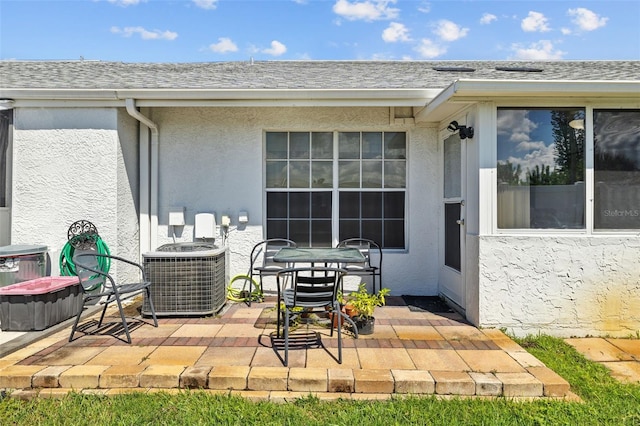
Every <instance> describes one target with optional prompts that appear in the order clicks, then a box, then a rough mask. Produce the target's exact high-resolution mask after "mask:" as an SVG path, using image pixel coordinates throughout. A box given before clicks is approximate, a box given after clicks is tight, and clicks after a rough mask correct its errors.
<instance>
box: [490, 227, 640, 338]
mask: <svg viewBox="0 0 640 426" xmlns="http://www.w3.org/2000/svg"><path fill="white" fill-rule="evenodd" d="M479 252H480V259H479V265H480V282H479V288H480V323H479V324H478V325H481V326H485V327H506V328H507V329H508V330H509V331H512V332H514V333H515V334H517V335H526V334H529V333H537V332H543V333H548V334H551V335H556V336H574V335H575V336H584V335H589V334H591V335H605V334H610V335H613V336H628V335H630V334H634V333H635V332H636V331H637V330H639V329H640V264H639V263H638V259H640V239H639V238H638V237H636V236H630V237H626V236H619V237H616V236H591V237H587V236H565V237H550V236H540V237H534V236H531V237H524V236H519V237H515V236H493V237H491V236H483V237H480V250H479Z"/></svg>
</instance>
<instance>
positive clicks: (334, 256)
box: [273, 247, 366, 265]
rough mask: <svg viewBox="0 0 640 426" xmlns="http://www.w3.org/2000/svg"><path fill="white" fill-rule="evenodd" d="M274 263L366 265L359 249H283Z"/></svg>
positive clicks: (274, 259)
mask: <svg viewBox="0 0 640 426" xmlns="http://www.w3.org/2000/svg"><path fill="white" fill-rule="evenodd" d="M273 261H274V262H278V263H311V264H312V265H313V264H315V263H364V262H365V261H366V259H365V257H364V255H363V254H362V253H361V252H360V250H358V249H357V248H353V247H351V248H348V247H340V248H331V247H326V248H325V247H283V248H281V249H280V250H279V251H278V252H277V253H276V254H275V256H273Z"/></svg>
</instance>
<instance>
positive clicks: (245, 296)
mask: <svg viewBox="0 0 640 426" xmlns="http://www.w3.org/2000/svg"><path fill="white" fill-rule="evenodd" d="M241 280H242V281H244V283H243V284H242V288H241V289H237V288H235V287H233V283H234V282H236V281H241ZM250 281H251V282H252V284H253V286H252V287H253V291H252V292H251V293H249V291H248V290H247V283H248V282H250ZM227 299H228V300H231V301H233V302H249V301H251V302H255V301H260V300H262V292H261V291H260V285H259V284H258V283H257V282H256V280H255V278H252V277H250V276H249V275H245V274H240V275H236V276H235V277H233V278H232V279H231V281H230V282H229V286H228V287H227Z"/></svg>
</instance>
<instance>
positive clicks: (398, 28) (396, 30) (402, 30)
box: [382, 22, 411, 43]
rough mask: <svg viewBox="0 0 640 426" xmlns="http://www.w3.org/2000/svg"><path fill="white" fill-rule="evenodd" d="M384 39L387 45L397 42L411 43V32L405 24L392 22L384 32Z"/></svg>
mask: <svg viewBox="0 0 640 426" xmlns="http://www.w3.org/2000/svg"><path fill="white" fill-rule="evenodd" d="M382 39H383V40H384V41H386V42H387V43H395V42H397V41H411V38H410V37H409V30H408V29H407V27H405V26H404V25H403V24H400V23H398V22H392V23H391V24H390V25H389V26H388V27H387V28H386V29H385V30H384V31H383V32H382Z"/></svg>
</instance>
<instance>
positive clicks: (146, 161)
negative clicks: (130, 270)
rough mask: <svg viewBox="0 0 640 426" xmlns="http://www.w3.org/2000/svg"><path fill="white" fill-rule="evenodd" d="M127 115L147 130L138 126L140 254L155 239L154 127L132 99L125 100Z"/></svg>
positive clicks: (156, 223) (156, 142) (156, 209)
mask: <svg viewBox="0 0 640 426" xmlns="http://www.w3.org/2000/svg"><path fill="white" fill-rule="evenodd" d="M125 105H126V107H127V112H128V113H129V115H130V116H132V117H133V118H135V119H136V120H138V121H139V122H140V123H141V124H143V125H144V126H146V127H147V128H148V129H149V130H151V150H149V131H148V130H146V129H144V128H143V127H140V254H141V255H142V253H147V252H149V251H151V250H152V249H155V248H156V246H157V239H158V238H157V236H158V125H157V124H156V123H154V122H153V121H151V120H150V119H149V118H147V117H145V116H144V115H142V114H141V113H140V112H139V111H138V110H137V109H136V103H135V100H134V99H126V100H125Z"/></svg>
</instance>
